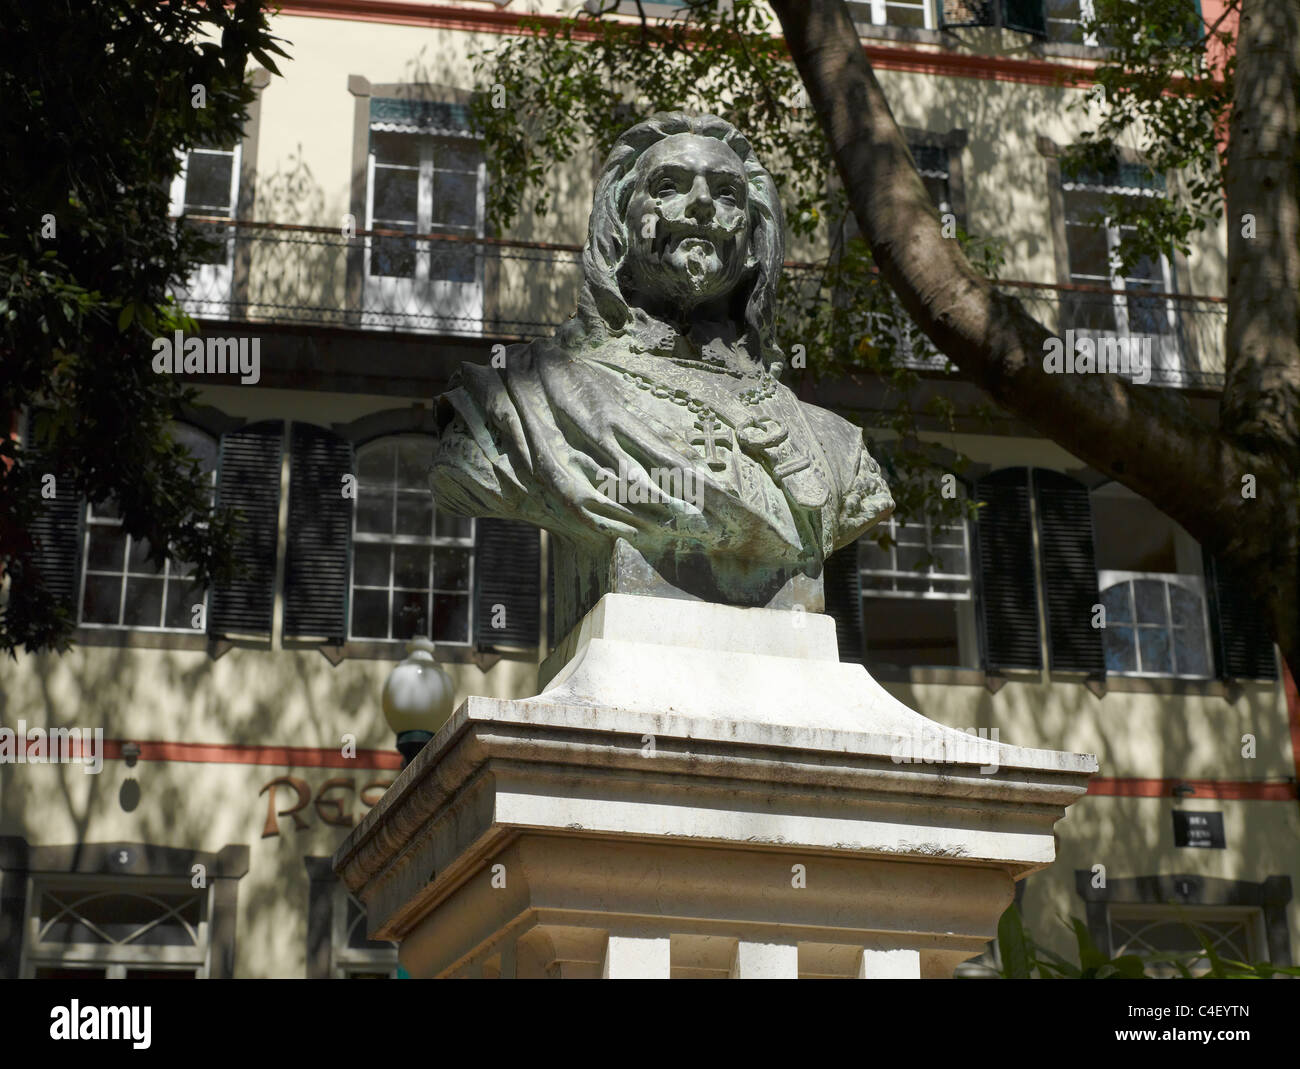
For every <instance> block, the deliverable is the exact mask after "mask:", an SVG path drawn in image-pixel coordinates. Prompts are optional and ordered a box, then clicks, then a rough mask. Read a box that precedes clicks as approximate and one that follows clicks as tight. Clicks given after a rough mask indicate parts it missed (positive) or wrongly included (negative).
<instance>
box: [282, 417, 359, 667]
mask: <svg viewBox="0 0 1300 1069" xmlns="http://www.w3.org/2000/svg"><path fill="white" fill-rule="evenodd" d="M353 474H354V472H353V456H352V443H351V442H349V441H348V440H347V439H345V438H341V437H340V436H339V435H337V434H335V433H334V432H333V431H328V430H326V429H325V428H323V427H315V426H312V425H311V424H309V423H295V424H294V425H293V428H292V430H291V432H290V438H289V537H288V544H287V545H286V546H285V561H284V633H285V635H286V636H287V637H292V638H327V639H330V640H332V641H334V642H339V643H341V642H343V640H344V639H345V638H346V636H347V607H348V564H349V548H350V543H351V540H352V506H353V504H354V502H353V498H352V497H351V496H348V497H345V496H344V494H343V490H344V486H345V485H346V482H345V477H346V476H351V475H353Z"/></svg>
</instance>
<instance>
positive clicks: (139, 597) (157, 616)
mask: <svg viewBox="0 0 1300 1069" xmlns="http://www.w3.org/2000/svg"><path fill="white" fill-rule="evenodd" d="M162 602H163V581H162V580H161V579H140V578H137V577H136V576H130V577H128V578H127V581H126V604H125V606H124V607H123V610H122V623H124V624H126V625H127V626H128V627H159V626H161V625H162Z"/></svg>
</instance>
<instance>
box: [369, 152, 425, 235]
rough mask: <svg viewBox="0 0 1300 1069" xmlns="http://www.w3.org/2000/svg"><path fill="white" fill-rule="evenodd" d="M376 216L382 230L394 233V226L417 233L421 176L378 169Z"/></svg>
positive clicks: (416, 173) (377, 225) (376, 173)
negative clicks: (395, 224) (409, 225)
mask: <svg viewBox="0 0 1300 1069" xmlns="http://www.w3.org/2000/svg"><path fill="white" fill-rule="evenodd" d="M373 214H374V218H375V226H376V227H377V228H379V229H391V228H392V225H393V224H394V223H398V224H400V223H409V224H411V227H412V229H414V227H415V224H416V222H417V221H418V220H419V218H420V173H419V172H418V171H399V170H395V169H393V168H391V167H376V168H375V198H374V212H373ZM403 229H405V227H403Z"/></svg>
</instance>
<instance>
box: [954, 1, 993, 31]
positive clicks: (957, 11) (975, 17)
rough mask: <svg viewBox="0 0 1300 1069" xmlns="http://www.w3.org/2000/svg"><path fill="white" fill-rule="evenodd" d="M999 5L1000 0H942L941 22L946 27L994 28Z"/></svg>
mask: <svg viewBox="0 0 1300 1069" xmlns="http://www.w3.org/2000/svg"><path fill="white" fill-rule="evenodd" d="M997 5H998V0H941V11H940V20H939V21H940V23H941V24H942V25H943V26H944V27H949V26H953V27H960V26H993V25H995V24H996V23H997Z"/></svg>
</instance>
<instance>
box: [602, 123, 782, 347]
mask: <svg viewBox="0 0 1300 1069" xmlns="http://www.w3.org/2000/svg"><path fill="white" fill-rule="evenodd" d="M784 255H785V223H784V219H783V217H782V213H781V203H780V200H779V198H778V197H777V192H776V185H775V183H774V182H773V181H772V176H771V175H769V174H768V173H767V171H766V170H765V169H764V168H763V166H762V164H760V163H759V162H758V160H757V159H756V158H755V156H754V153H753V150H752V149H751V148H750V146H749V142H748V141H746V140H745V138H744V136H743V135H742V134H741V133H740V132H739V131H738V130H737V129H736V128H735V127H734V126H732V125H731V124H730V123H729V122H727V121H725V120H724V119H720V118H718V117H717V116H715V115H689V114H687V113H685V112H679V111H674V112H660V113H659V114H657V115H652V116H651V117H650V118H649V119H647V120H646V121H645V122H642V123H638V124H637V125H636V126H633V127H632V128H631V129H630V130H628V131H627V132H626V133H624V134H623V135H622V136H621V137H620V138H619V139H618V141H617V142H615V144H614V147H613V149H612V150H611V151H610V154H609V156H608V158H607V159H606V161H605V166H604V168H603V169H602V170H601V173H600V177H599V179H598V181H597V184H596V195H595V202H594V204H593V206H592V211H591V223H590V227H589V231H588V236H587V246H586V248H585V249H584V251H583V256H582V264H583V275H584V282H583V292H582V296H581V299H580V302H579V312H580V316H581V318H582V320H583V325H584V326H585V327H586V328H587V329H588V330H589V331H590V330H592V329H596V330H598V331H600V332H602V333H607V334H622V333H628V334H633V335H635V334H636V333H637V332H638V327H639V326H641V325H642V324H644V323H645V322H646V321H647V319H648V316H647V313H646V312H645V311H644V310H643V308H644V307H649V308H654V307H669V308H674V309H676V310H678V312H679V314H685V315H687V316H689V315H690V313H692V312H693V311H695V310H696V309H697V308H701V307H703V306H705V305H708V306H711V307H715V308H716V307H719V306H725V307H726V308H727V309H728V313H729V315H730V317H731V318H732V319H733V321H734V322H735V324H736V326H737V328H738V330H739V332H740V333H741V335H742V337H743V338H744V340H745V342H746V344H747V346H748V348H749V351H750V353H751V355H752V356H754V357H755V358H758V359H761V360H763V362H764V363H771V362H772V361H773V360H774V359H776V357H777V356H778V353H777V349H776V345H775V341H774V340H773V338H772V319H773V311H774V304H775V297H776V287H777V283H778V280H779V278H780V273H781V264H782V262H783V259H784Z"/></svg>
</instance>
